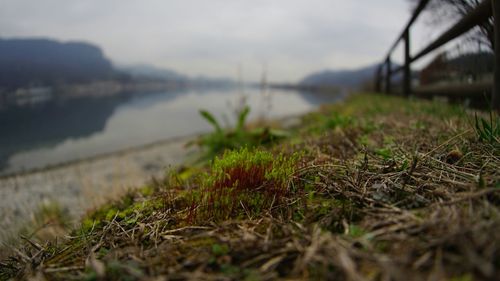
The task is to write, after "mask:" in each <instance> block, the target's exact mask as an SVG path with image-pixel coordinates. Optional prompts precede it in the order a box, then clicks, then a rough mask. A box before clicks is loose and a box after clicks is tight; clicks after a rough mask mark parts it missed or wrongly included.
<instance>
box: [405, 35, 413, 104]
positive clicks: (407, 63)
mask: <svg viewBox="0 0 500 281" xmlns="http://www.w3.org/2000/svg"><path fill="white" fill-rule="evenodd" d="M404 44H405V54H404V55H405V64H404V76H403V94H404V95H405V96H406V97H408V96H409V95H410V94H411V68H410V64H411V57H410V28H409V27H408V28H407V29H406V31H405V33H404Z"/></svg>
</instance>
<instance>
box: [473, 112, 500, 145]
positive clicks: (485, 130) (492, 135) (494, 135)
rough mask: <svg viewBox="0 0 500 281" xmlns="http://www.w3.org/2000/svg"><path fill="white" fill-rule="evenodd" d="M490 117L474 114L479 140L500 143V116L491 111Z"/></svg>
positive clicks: (475, 128)
mask: <svg viewBox="0 0 500 281" xmlns="http://www.w3.org/2000/svg"><path fill="white" fill-rule="evenodd" d="M489 115H490V116H489V119H488V120H487V119H485V118H483V117H478V116H477V114H475V116H474V130H475V132H476V135H477V138H478V139H479V141H482V142H488V143H490V144H498V143H500V117H499V116H498V115H496V114H494V113H493V112H492V111H490V114H489Z"/></svg>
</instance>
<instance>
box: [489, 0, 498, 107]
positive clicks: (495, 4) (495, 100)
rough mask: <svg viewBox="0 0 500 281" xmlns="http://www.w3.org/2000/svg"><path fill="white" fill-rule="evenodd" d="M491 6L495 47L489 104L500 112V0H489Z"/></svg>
mask: <svg viewBox="0 0 500 281" xmlns="http://www.w3.org/2000/svg"><path fill="white" fill-rule="evenodd" d="M491 5H492V6H493V7H492V9H493V21H494V33H495V37H494V38H495V39H494V42H493V44H494V48H495V70H494V71H495V73H494V76H493V77H494V78H493V92H492V93H491V106H492V109H493V110H496V111H497V112H499V113H500V20H499V19H498V17H500V0H493V1H491Z"/></svg>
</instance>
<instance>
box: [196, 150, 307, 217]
mask: <svg viewBox="0 0 500 281" xmlns="http://www.w3.org/2000/svg"><path fill="white" fill-rule="evenodd" d="M298 157H299V154H294V155H292V156H290V157H286V156H284V155H283V154H279V155H273V154H272V153H271V152H268V151H264V150H250V149H248V148H243V149H239V150H235V151H226V152H225V153H224V155H223V156H222V157H220V158H219V157H216V158H215V159H214V161H213V163H212V170H211V172H210V173H208V174H206V175H205V177H204V178H203V179H202V182H201V186H202V190H201V192H199V193H194V196H193V197H194V198H193V202H192V207H191V215H190V217H192V218H193V217H197V218H204V219H214V220H225V219H228V218H232V217H238V216H253V215H258V214H260V213H261V212H262V211H264V210H265V209H268V208H270V207H272V206H273V204H275V205H277V204H279V203H280V202H281V200H282V199H283V198H284V197H285V196H286V195H287V194H288V193H289V188H288V185H289V181H290V178H291V177H292V175H293V173H294V172H295V168H296V165H297V162H298Z"/></svg>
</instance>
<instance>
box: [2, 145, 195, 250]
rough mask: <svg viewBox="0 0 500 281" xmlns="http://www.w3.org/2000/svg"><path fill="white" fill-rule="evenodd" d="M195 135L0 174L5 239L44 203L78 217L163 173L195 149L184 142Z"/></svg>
mask: <svg viewBox="0 0 500 281" xmlns="http://www.w3.org/2000/svg"><path fill="white" fill-rule="evenodd" d="M195 138H196V136H187V137H179V138H174V139H169V140H165V141H160V142H156V143H152V144H148V145H145V146H141V147H135V148H131V149H126V150H122V151H117V152H113V153H108V154H105V155H99V156H96V157H91V158H88V159H82V160H78V161H72V162H68V163H63V164H59V165H53V166H49V167H45V168H41V169H37V170H33V171H27V172H22V173H16V174H12V175H8V176H3V177H1V178H0V225H2V227H1V228H0V241H2V242H5V241H6V240H8V239H10V238H11V237H12V236H14V235H16V234H17V232H18V231H19V230H20V228H21V227H23V226H24V225H25V224H27V223H28V224H29V223H30V220H32V219H33V216H34V214H35V213H36V212H37V211H38V210H39V209H40V207H41V206H43V205H44V204H45V205H47V204H56V205H59V206H60V208H62V209H63V210H64V212H65V213H68V214H69V215H70V217H71V218H73V219H77V218H80V217H81V216H82V215H83V214H85V212H86V211H87V210H90V209H92V208H95V207H97V206H99V205H101V204H102V203H104V202H107V201H109V200H112V199H116V198H119V197H120V196H121V195H123V194H124V193H125V192H126V191H127V190H128V189H131V188H134V187H137V186H141V185H143V184H144V183H145V182H146V181H147V180H149V179H151V178H152V177H163V176H164V174H165V172H166V171H167V170H168V169H169V168H170V167H173V166H175V165H180V164H182V163H184V162H186V161H187V160H188V159H189V157H190V155H192V154H193V153H194V152H195V150H196V149H195V148H194V147H193V148H189V149H188V148H186V147H185V144H186V143H187V142H189V141H191V140H193V139H195Z"/></svg>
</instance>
